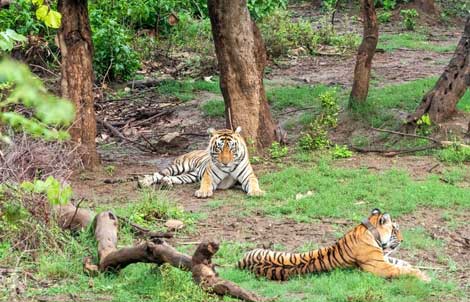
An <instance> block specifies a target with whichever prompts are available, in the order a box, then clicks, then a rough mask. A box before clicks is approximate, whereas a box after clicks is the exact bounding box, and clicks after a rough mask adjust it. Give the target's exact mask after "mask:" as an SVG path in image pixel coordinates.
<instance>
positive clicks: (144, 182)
mask: <svg viewBox="0 0 470 302" xmlns="http://www.w3.org/2000/svg"><path fill="white" fill-rule="evenodd" d="M153 184H154V181H153V175H144V177H143V178H140V179H138V180H137V186H138V187H139V188H145V187H150V186H151V185H153Z"/></svg>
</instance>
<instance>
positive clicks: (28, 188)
mask: <svg viewBox="0 0 470 302" xmlns="http://www.w3.org/2000/svg"><path fill="white" fill-rule="evenodd" d="M20 188H21V189H23V190H25V191H27V192H33V191H34V184H33V183H32V182H30V181H23V182H22V183H21V185H20Z"/></svg>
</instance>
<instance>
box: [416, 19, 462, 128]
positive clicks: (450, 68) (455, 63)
mask: <svg viewBox="0 0 470 302" xmlns="http://www.w3.org/2000/svg"><path fill="white" fill-rule="evenodd" d="M469 86H470V17H468V18H467V21H466V23H465V30H464V32H463V35H462V37H461V38H460V41H459V44H458V45H457V49H456V50H455V53H454V55H453V57H452V59H451V60H450V62H449V65H447V67H446V68H445V70H444V72H443V73H442V75H441V77H440V78H439V80H437V83H436V85H435V86H434V88H433V89H431V91H429V92H428V93H426V95H424V97H423V99H422V101H421V104H420V105H419V106H418V108H416V111H415V112H414V113H413V114H411V115H410V116H408V118H407V122H408V123H414V122H416V121H417V120H419V119H420V118H421V116H423V115H425V114H426V113H428V114H429V117H430V118H431V120H432V121H433V122H436V123H439V122H442V121H444V120H445V119H447V118H449V117H450V116H452V114H454V113H455V111H456V105H457V103H458V102H459V100H460V99H461V98H462V96H463V95H464V94H465V91H466V90H467V88H468V87H469Z"/></svg>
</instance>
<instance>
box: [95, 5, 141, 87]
mask: <svg viewBox="0 0 470 302" xmlns="http://www.w3.org/2000/svg"><path fill="white" fill-rule="evenodd" d="M90 23H91V27H92V31H93V45H94V48H95V53H94V57H93V67H94V70H95V72H96V76H97V78H98V79H102V78H103V77H105V76H106V77H108V78H109V79H113V80H116V79H117V80H129V79H132V78H133V77H134V75H135V72H136V71H137V70H138V69H139V67H140V62H139V58H138V55H137V52H136V51H135V50H134V49H133V48H132V44H131V42H132V40H133V39H134V35H133V34H132V33H131V32H130V31H129V30H128V29H126V28H125V27H124V26H122V25H121V24H120V23H118V22H117V21H116V20H114V19H107V18H106V17H104V13H103V12H102V11H100V10H94V11H93V12H91V13H90Z"/></svg>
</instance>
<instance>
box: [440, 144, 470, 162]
mask: <svg viewBox="0 0 470 302" xmlns="http://www.w3.org/2000/svg"><path fill="white" fill-rule="evenodd" d="M437 157H438V159H439V160H440V161H443V162H448V163H463V162H469V161H470V147H467V146H462V145H461V144H457V143H456V144H454V145H452V146H450V147H448V148H446V149H443V150H440V151H439V152H438V154H437Z"/></svg>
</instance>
